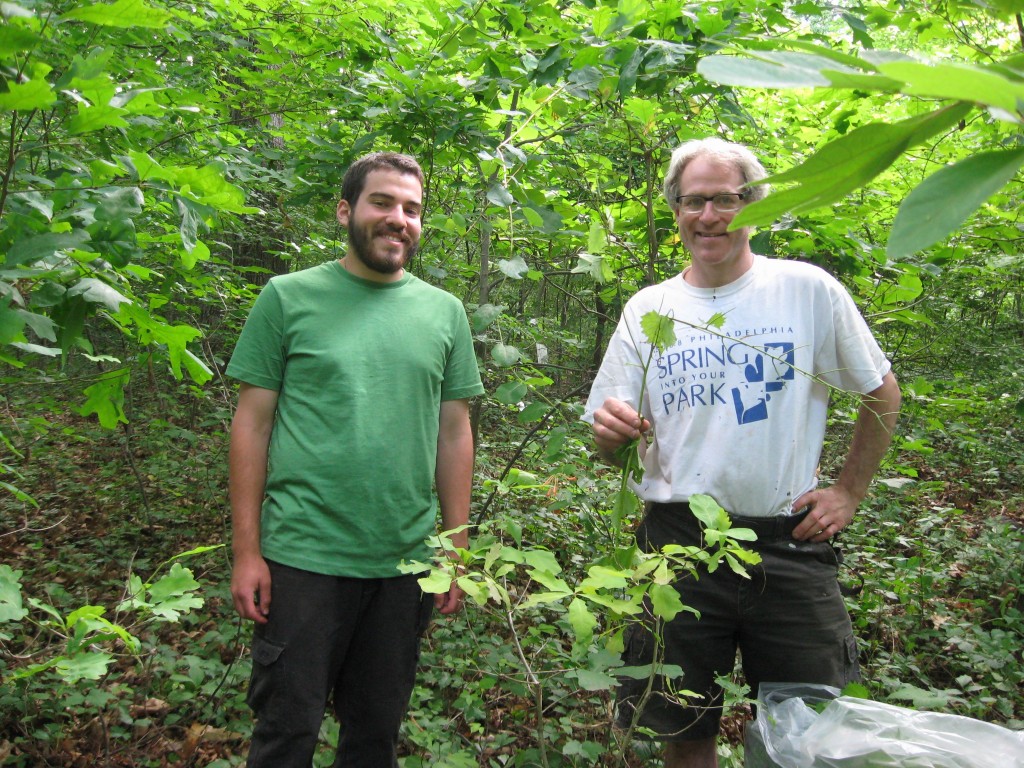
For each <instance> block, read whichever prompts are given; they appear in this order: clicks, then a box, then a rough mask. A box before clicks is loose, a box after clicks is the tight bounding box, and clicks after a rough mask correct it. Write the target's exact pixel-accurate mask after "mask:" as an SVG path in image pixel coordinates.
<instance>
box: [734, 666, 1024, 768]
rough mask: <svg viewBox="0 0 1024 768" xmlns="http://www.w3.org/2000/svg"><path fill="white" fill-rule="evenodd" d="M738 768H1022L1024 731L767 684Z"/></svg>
mask: <svg viewBox="0 0 1024 768" xmlns="http://www.w3.org/2000/svg"><path fill="white" fill-rule="evenodd" d="M745 755H746V758H745V768H1024V732H1017V731H1011V730H1010V729H1008V728H1003V727H1002V726H998V725H993V724H992V723H985V722H982V721H981V720H974V719H972V718H969V717H961V716H960V715H947V714H942V713H938V712H918V711H916V710H913V709H906V708H904V707H897V706H893V705H892V704H883V703H882V702H878V701H867V700H865V699H855V698H851V697H849V696H840V695H839V690H838V689H836V688H832V687H829V686H826V685H809V684H796V683H766V684H764V685H762V686H761V689H760V691H759V692H758V703H757V719H756V720H755V721H754V722H753V723H751V724H750V725H748V727H747V733H746V747H745Z"/></svg>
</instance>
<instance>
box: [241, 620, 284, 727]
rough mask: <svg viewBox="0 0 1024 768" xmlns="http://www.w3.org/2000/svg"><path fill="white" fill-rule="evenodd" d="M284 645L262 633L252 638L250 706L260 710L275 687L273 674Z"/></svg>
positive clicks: (247, 699)
mask: <svg viewBox="0 0 1024 768" xmlns="http://www.w3.org/2000/svg"><path fill="white" fill-rule="evenodd" d="M282 651H284V645H282V644H281V643H275V642H273V641H271V640H267V639H266V638H265V637H262V636H260V635H254V636H253V639H252V677H251V678H250V679H249V693H248V695H247V696H246V702H247V703H248V705H249V708H250V709H252V710H254V711H258V710H259V707H260V704H261V703H262V702H264V701H266V699H267V696H269V695H270V693H271V692H272V691H273V689H274V682H273V679H272V678H273V675H274V666H275V665H276V664H277V661H278V659H280V658H281V653H282Z"/></svg>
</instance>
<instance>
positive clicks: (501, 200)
mask: <svg viewBox="0 0 1024 768" xmlns="http://www.w3.org/2000/svg"><path fill="white" fill-rule="evenodd" d="M487 199H488V200H490V201H491V202H492V203H493V204H494V205H497V206H498V207H500V208H508V207H509V206H510V205H513V204H515V202H516V200H515V198H514V197H512V195H511V194H509V191H508V190H507V189H505V187H504V186H502V185H501V184H498V183H495V184H492V185H491V187H490V189H488V190H487Z"/></svg>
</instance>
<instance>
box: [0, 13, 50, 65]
mask: <svg viewBox="0 0 1024 768" xmlns="http://www.w3.org/2000/svg"><path fill="white" fill-rule="evenodd" d="M4 15H5V16H6V14H4ZM41 41H42V38H41V37H39V36H38V35H37V34H36V33H35V32H32V31H31V30H28V29H25V27H22V26H17V25H14V24H4V25H3V26H0V56H10V55H11V54H13V53H20V52H21V51H29V50H32V49H33V48H35V47H36V46H37V45H38V44H39V43H40V42H41Z"/></svg>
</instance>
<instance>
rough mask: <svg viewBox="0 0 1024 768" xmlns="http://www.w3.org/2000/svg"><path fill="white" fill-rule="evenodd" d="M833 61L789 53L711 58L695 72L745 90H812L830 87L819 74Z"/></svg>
mask: <svg viewBox="0 0 1024 768" xmlns="http://www.w3.org/2000/svg"><path fill="white" fill-rule="evenodd" d="M836 66H837V65H836V63H835V62H832V61H828V60H827V59H823V58H820V57H818V56H814V55H810V54H806V53H797V52H793V51H766V52H760V53H757V54H748V55H746V56H725V55H721V54H719V55H713V56H707V57H705V58H703V59H701V60H700V61H699V62H698V63H697V72H698V73H700V74H701V75H702V76H703V77H705V78H707V79H708V80H710V81H712V82H714V83H720V84H722V85H735V86H745V87H749V88H816V87H821V86H828V85H831V82H830V81H829V79H828V78H827V77H825V75H823V74H822V73H821V70H822V68H823V67H828V68H835V67H836Z"/></svg>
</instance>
